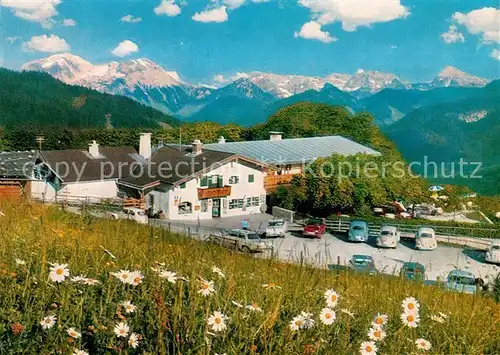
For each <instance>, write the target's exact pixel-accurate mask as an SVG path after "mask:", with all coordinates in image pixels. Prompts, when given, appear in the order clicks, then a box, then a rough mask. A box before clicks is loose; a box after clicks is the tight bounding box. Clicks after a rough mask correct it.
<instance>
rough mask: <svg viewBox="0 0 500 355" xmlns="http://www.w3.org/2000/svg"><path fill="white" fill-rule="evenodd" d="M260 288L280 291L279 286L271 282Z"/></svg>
mask: <svg viewBox="0 0 500 355" xmlns="http://www.w3.org/2000/svg"><path fill="white" fill-rule="evenodd" d="M262 287H264V288H265V289H267V290H274V289H281V286H278V285H276V284H275V283H272V282H270V283H268V284H263V285H262Z"/></svg>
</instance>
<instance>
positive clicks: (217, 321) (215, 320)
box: [207, 311, 227, 332]
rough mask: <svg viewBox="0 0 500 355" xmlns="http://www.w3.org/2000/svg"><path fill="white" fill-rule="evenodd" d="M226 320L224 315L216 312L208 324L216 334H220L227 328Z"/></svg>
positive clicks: (209, 318) (208, 320)
mask: <svg viewBox="0 0 500 355" xmlns="http://www.w3.org/2000/svg"><path fill="white" fill-rule="evenodd" d="M226 319H227V317H226V316H225V315H224V314H222V313H221V312H218V311H216V312H214V314H212V315H211V316H210V317H208V319H207V324H208V325H209V326H210V327H211V328H212V330H213V331H214V332H220V331H223V330H224V329H226V328H227V326H226Z"/></svg>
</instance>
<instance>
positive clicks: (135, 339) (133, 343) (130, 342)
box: [128, 333, 140, 349]
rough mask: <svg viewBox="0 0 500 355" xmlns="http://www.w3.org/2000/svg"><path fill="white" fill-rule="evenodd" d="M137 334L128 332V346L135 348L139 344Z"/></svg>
mask: <svg viewBox="0 0 500 355" xmlns="http://www.w3.org/2000/svg"><path fill="white" fill-rule="evenodd" d="M139 339H140V337H139V335H138V334H136V333H130V337H129V338H128V346H130V347H131V348H133V349H135V348H137V347H138V346H139Z"/></svg>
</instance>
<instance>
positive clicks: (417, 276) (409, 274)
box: [400, 262, 425, 282]
mask: <svg viewBox="0 0 500 355" xmlns="http://www.w3.org/2000/svg"><path fill="white" fill-rule="evenodd" d="M400 274H401V277H402V278H404V279H407V280H411V281H418V282H425V266H424V265H422V264H419V263H416V262H407V263H404V264H403V267H402V268H401V272H400Z"/></svg>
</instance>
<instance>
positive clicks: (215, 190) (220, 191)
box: [198, 186, 231, 200]
mask: <svg viewBox="0 0 500 355" xmlns="http://www.w3.org/2000/svg"><path fill="white" fill-rule="evenodd" d="M229 195H231V186H224V187H209V188H208V189H198V200H203V199H206V198H217V197H226V196H229Z"/></svg>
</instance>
